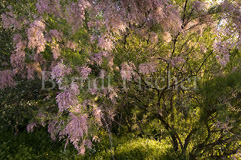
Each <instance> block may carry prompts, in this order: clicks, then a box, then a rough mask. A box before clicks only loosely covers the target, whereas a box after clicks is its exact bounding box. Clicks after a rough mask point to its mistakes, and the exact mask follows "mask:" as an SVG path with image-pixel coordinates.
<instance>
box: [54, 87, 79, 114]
mask: <svg viewBox="0 0 241 160" xmlns="http://www.w3.org/2000/svg"><path fill="white" fill-rule="evenodd" d="M79 93H80V92H79V86H78V85H77V84H76V83H71V85H70V87H69V88H67V89H65V90H64V91H63V92H60V93H59V94H58V95H57V96H56V101H57V104H58V107H59V112H63V111H65V110H67V109H69V108H70V107H75V106H77V105H78V103H79V101H78V97H77V96H78V95H79Z"/></svg>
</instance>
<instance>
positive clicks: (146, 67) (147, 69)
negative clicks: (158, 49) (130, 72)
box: [139, 62, 157, 74]
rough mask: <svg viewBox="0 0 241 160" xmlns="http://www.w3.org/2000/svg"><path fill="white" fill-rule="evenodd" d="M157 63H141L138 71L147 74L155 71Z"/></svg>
mask: <svg viewBox="0 0 241 160" xmlns="http://www.w3.org/2000/svg"><path fill="white" fill-rule="evenodd" d="M156 65H157V64H156V63H154V62H150V63H142V64H140V65H139V72H140V73H142V74H149V73H154V72H156V68H157V66H156Z"/></svg>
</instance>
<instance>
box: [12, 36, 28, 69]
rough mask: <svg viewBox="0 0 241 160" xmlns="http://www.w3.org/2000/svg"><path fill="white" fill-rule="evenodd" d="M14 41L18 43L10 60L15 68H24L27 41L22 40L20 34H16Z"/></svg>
mask: <svg viewBox="0 0 241 160" xmlns="http://www.w3.org/2000/svg"><path fill="white" fill-rule="evenodd" d="M13 42H14V44H16V46H15V50H14V52H13V53H12V54H11V57H10V60H11V65H12V67H14V68H18V69H23V68H24V65H25V64H24V61H25V51H24V50H25V48H26V41H23V40H22V36H21V35H20V34H15V35H14V37H13Z"/></svg>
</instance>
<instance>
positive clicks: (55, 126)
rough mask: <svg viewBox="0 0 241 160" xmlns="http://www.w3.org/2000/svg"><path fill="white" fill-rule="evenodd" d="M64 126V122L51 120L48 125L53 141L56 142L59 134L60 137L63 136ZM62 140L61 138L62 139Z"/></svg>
mask: <svg viewBox="0 0 241 160" xmlns="http://www.w3.org/2000/svg"><path fill="white" fill-rule="evenodd" d="M62 125H64V121H61V120H60V121H58V120H55V119H53V120H51V121H49V123H48V132H49V133H50V135H51V139H52V140H56V135H57V134H58V133H59V135H60V136H63V134H62V132H61V127H62ZM60 138H61V137H60Z"/></svg>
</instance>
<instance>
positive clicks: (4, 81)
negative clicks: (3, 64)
mask: <svg viewBox="0 0 241 160" xmlns="http://www.w3.org/2000/svg"><path fill="white" fill-rule="evenodd" d="M14 75H15V73H14V72H13V71H11V70H4V71H0V89H3V88H5V87H12V86H15V85H16V83H15V81H14V79H13V77H14Z"/></svg>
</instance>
